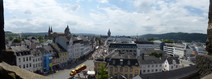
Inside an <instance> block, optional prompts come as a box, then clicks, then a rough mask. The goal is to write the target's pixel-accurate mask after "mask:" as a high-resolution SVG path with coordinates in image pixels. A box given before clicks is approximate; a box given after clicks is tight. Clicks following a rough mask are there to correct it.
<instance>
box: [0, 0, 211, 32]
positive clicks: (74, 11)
mask: <svg viewBox="0 0 212 79" xmlns="http://www.w3.org/2000/svg"><path fill="white" fill-rule="evenodd" d="M77 1H79V2H77V4H68V3H65V4H61V3H58V2H56V1H55V0H36V1H29V0H21V1H20V0H5V1H4V3H5V4H4V5H5V10H6V11H8V12H11V13H13V12H14V15H13V17H15V18H13V19H7V20H5V26H6V27H5V29H6V30H12V31H16V32H23V31H24V30H25V31H29V30H30V31H31V32H39V31H47V30H48V26H49V25H50V26H53V29H54V30H55V31H60V32H62V31H63V30H64V28H65V27H66V25H67V24H68V25H69V26H70V27H71V31H72V32H78V33H79V32H90V33H96V34H98V33H99V34H106V33H107V30H108V29H109V28H110V29H111V32H112V35H136V34H147V33H167V32H201V33H206V29H207V22H208V21H207V12H208V3H209V2H208V0H200V1H192V0H176V1H174V2H173V1H172V2H171V1H169V2H167V0H135V1H134V2H132V3H134V4H132V5H134V8H136V9H137V11H132V12H128V11H127V10H123V8H119V7H117V6H116V5H112V4H110V6H109V7H103V8H102V7H98V8H97V9H92V11H91V12H86V11H81V9H83V10H86V9H87V7H85V6H84V4H81V5H79V4H80V2H83V0H77ZM97 1H99V2H100V3H108V4H109V1H108V0H97ZM96 5H99V4H96ZM101 5H104V4H101ZM101 5H100V6H101ZM123 6H124V5H123ZM186 6H189V7H191V8H195V9H198V10H200V11H203V12H202V13H201V12H200V13H195V14H193V13H192V12H190V11H189V10H188V8H185V7H186ZM15 12H17V15H16V13H15ZM82 12H84V13H82ZM20 13H23V14H25V15H26V14H27V15H26V16H24V17H20V16H19V15H21V16H23V14H20ZM83 14H84V15H83ZM5 15H7V14H5Z"/></svg>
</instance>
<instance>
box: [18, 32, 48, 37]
mask: <svg viewBox="0 0 212 79" xmlns="http://www.w3.org/2000/svg"><path fill="white" fill-rule="evenodd" d="M21 34H22V35H32V36H35V35H38V36H40V35H42V36H44V35H47V34H48V33H47V32H39V33H21Z"/></svg>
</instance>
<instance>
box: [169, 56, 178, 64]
mask: <svg viewBox="0 0 212 79" xmlns="http://www.w3.org/2000/svg"><path fill="white" fill-rule="evenodd" d="M166 59H167V61H168V62H169V64H173V61H175V62H176V63H177V64H180V60H179V59H178V58H177V57H167V58H166Z"/></svg>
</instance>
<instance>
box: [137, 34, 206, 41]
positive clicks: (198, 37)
mask: <svg viewBox="0 0 212 79" xmlns="http://www.w3.org/2000/svg"><path fill="white" fill-rule="evenodd" d="M140 37H142V38H154V39H164V40H165V39H169V40H183V41H187V42H192V41H195V42H205V41H206V39H207V34H202V33H182V32H179V33H165V34H146V35H141V36H140Z"/></svg>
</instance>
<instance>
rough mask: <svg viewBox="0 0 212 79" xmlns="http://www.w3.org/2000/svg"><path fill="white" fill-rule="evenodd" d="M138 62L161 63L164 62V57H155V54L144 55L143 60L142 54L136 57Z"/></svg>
mask: <svg viewBox="0 0 212 79" xmlns="http://www.w3.org/2000/svg"><path fill="white" fill-rule="evenodd" d="M137 59H138V61H139V64H162V63H164V62H165V59H164V58H157V57H155V56H144V60H143V59H142V56H139V57H137Z"/></svg>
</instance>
